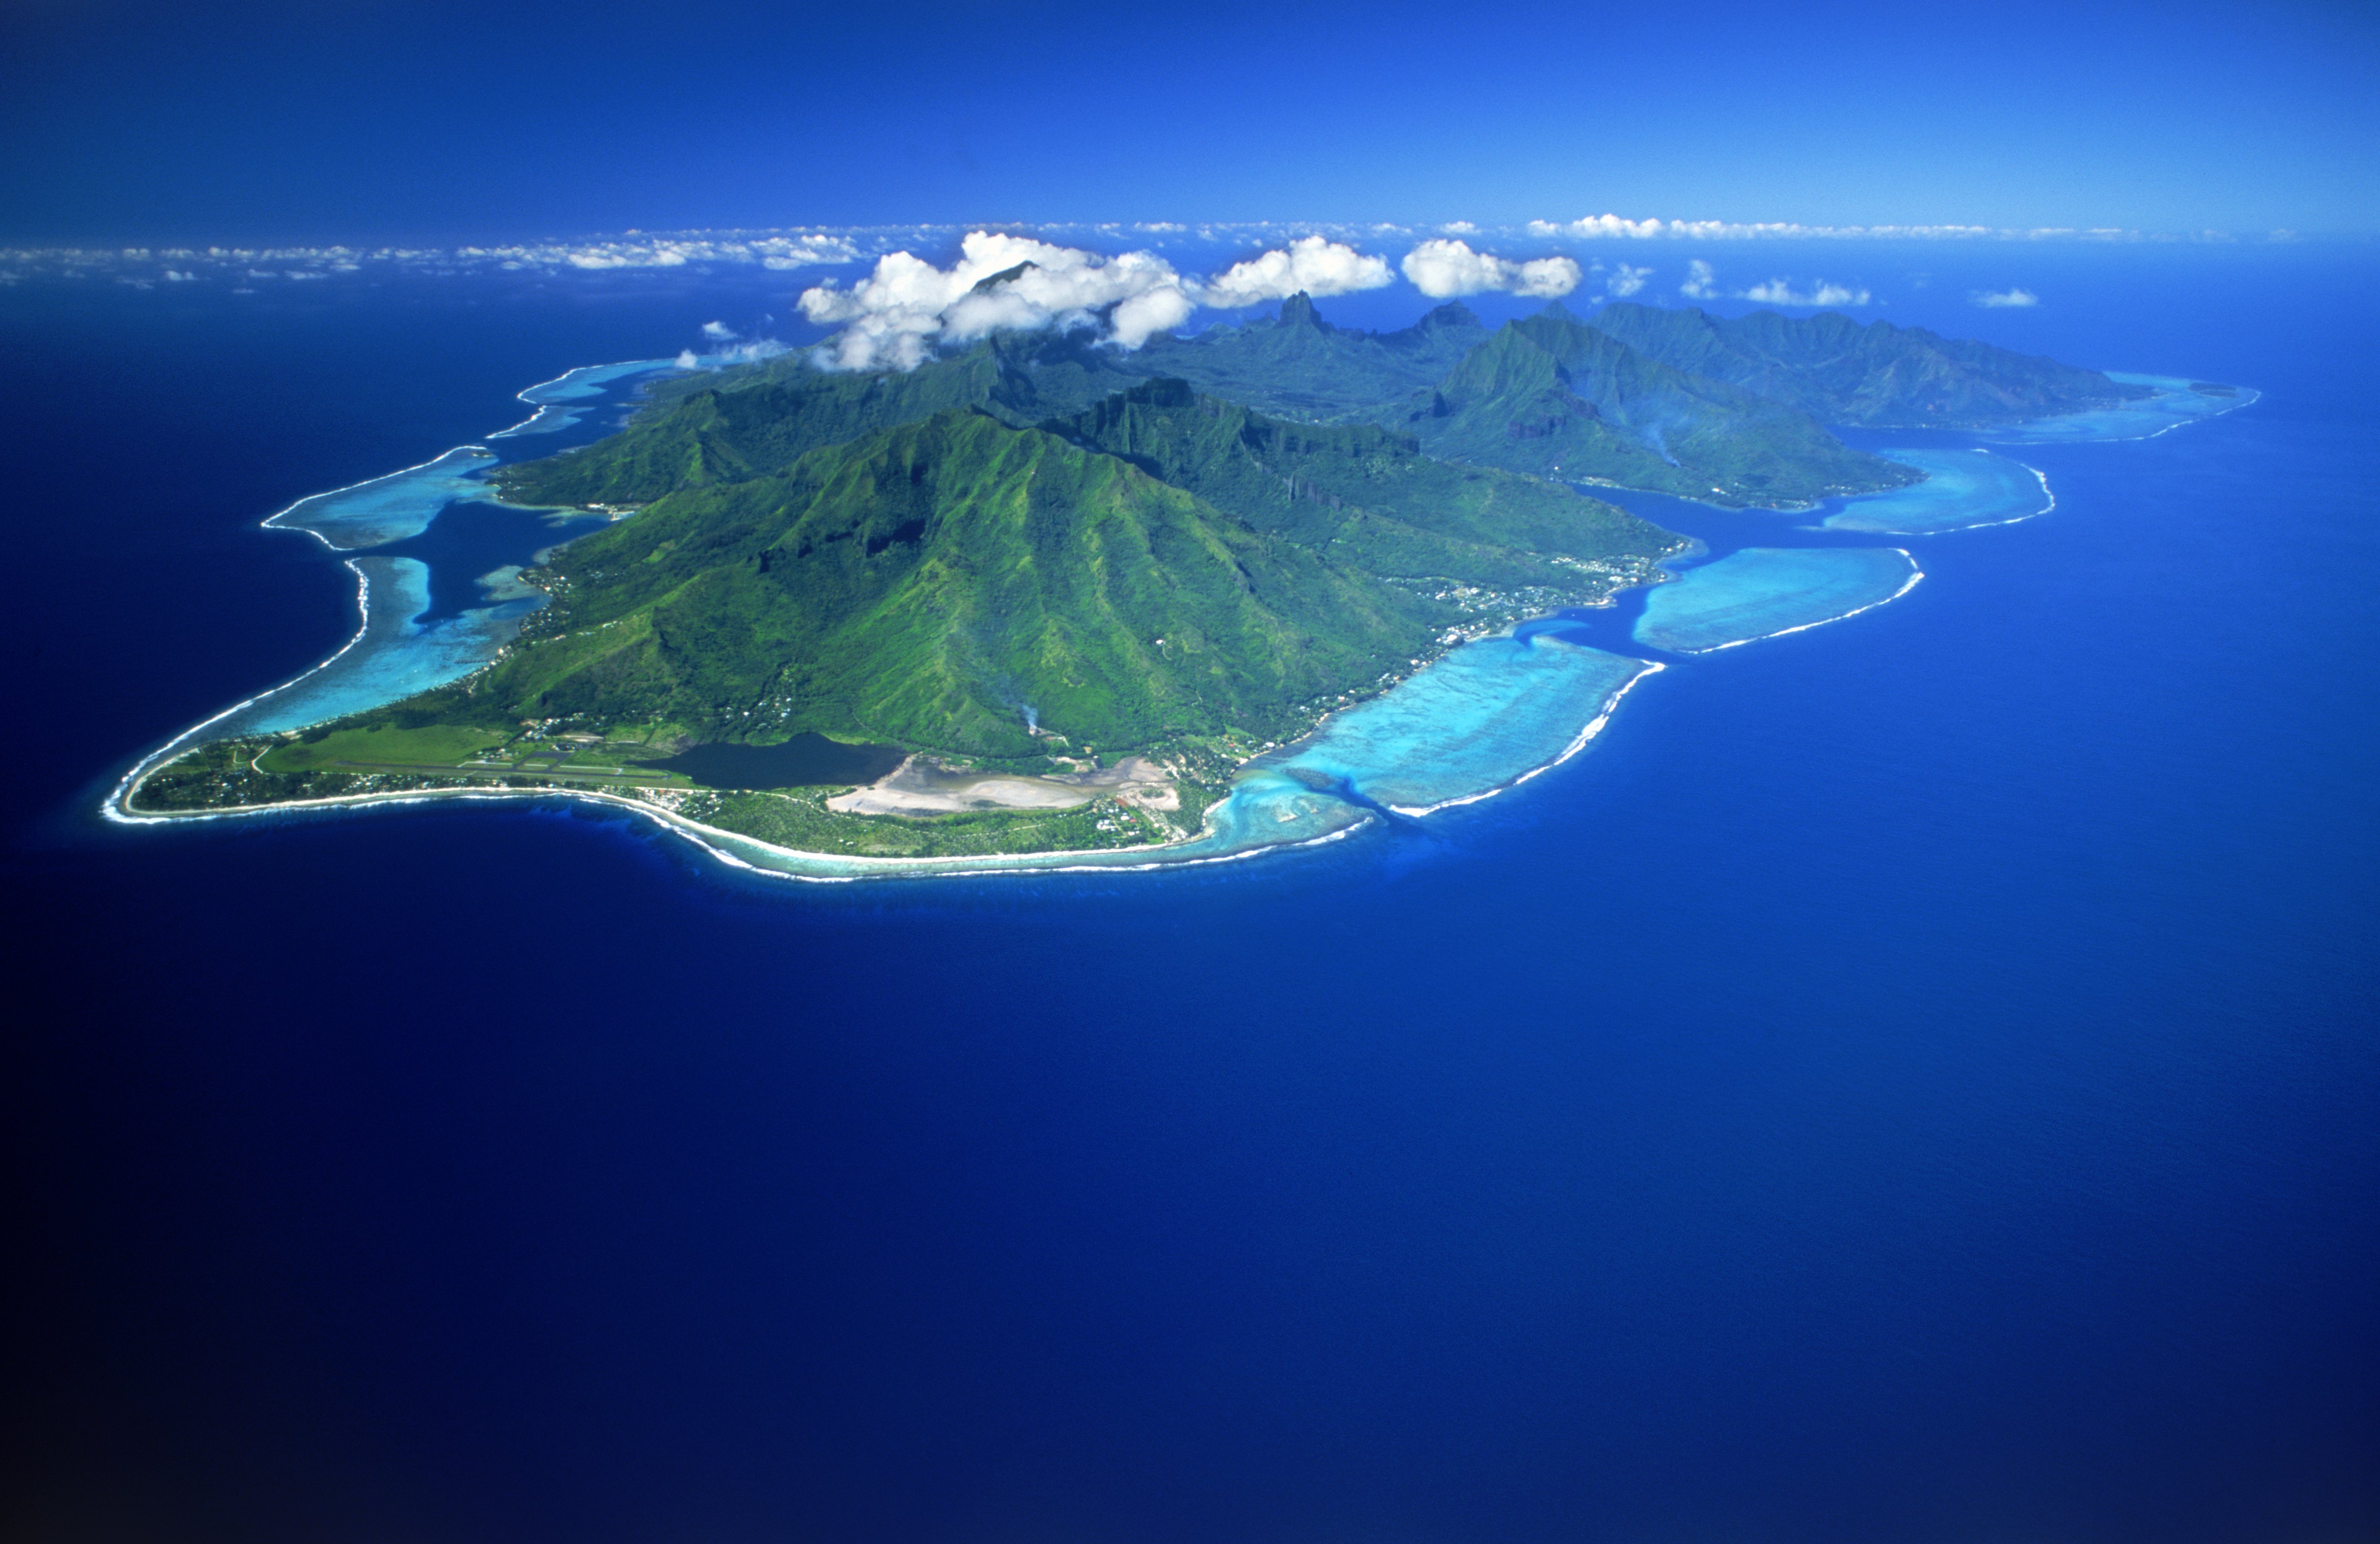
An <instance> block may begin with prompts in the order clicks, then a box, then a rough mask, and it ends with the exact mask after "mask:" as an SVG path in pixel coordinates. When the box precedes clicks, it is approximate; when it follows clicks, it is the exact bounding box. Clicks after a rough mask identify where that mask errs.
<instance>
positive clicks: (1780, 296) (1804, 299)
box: [1743, 279, 1870, 306]
mask: <svg viewBox="0 0 2380 1544" xmlns="http://www.w3.org/2000/svg"><path fill="white" fill-rule="evenodd" d="M1743 298H1745V299H1747V300H1757V301H1760V302H1761V303H1762V304H1764V305H1770V306H1864V305H1866V304H1867V303H1868V301H1869V298H1870V297H1869V295H1868V292H1867V291H1866V290H1864V289H1853V288H1852V287H1850V286H1845V285H1836V284H1828V282H1827V281H1826V280H1824V279H1820V280H1818V281H1817V282H1816V283H1815V284H1813V285H1812V286H1810V288H1809V290H1808V291H1807V292H1806V293H1805V292H1803V291H1800V290H1796V289H1795V288H1794V287H1793V286H1791V284H1789V283H1788V282H1786V281H1785V280H1783V279H1771V280H1769V281H1768V282H1767V284H1765V285H1754V286H1752V287H1751V288H1750V289H1747V290H1745V291H1744V292H1743Z"/></svg>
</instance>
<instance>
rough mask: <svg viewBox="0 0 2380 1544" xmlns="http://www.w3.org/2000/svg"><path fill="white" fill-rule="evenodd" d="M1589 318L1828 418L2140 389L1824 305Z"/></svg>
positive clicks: (2076, 408)
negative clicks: (1725, 314)
mask: <svg viewBox="0 0 2380 1544" xmlns="http://www.w3.org/2000/svg"><path fill="white" fill-rule="evenodd" d="M1595 325H1596V327H1597V329H1599V330H1600V331H1602V332H1605V333H1609V334H1610V335H1611V336H1613V337H1615V338H1618V339H1619V340H1621V342H1622V343H1625V344H1627V345H1628V346H1630V347H1632V348H1633V349H1635V350H1636V351H1638V352H1639V353H1641V354H1644V355H1645V356H1647V357H1648V358H1651V359H1658V360H1659V361H1660V362H1661V363H1663V364H1666V365H1670V366H1671V367H1673V368H1675V369H1678V370H1681V371H1687V372H1689V373H1691V374H1694V375H1701V376H1707V377H1709V378H1711V379H1712V380H1716V381H1724V382H1728V383H1730V384H1733V385H1736V386H1740V387H1742V388H1743V389H1744V390H1746V391H1749V392H1752V393H1755V394H1756V395H1760V396H1764V397H1767V398H1769V399H1771V400H1773V401H1777V402H1783V403H1790V404H1791V405H1792V406H1793V407H1799V408H1801V409H1802V410H1803V411H1804V412H1806V413H1810V414H1812V415H1814V416H1815V417H1816V418H1818V419H1821V420H1823V421H1825V422H1828V423H1851V424H1862V425H1867V426H1871V427H1875V428H1879V429H1913V428H1929V429H1978V428H1988V427H1990V426H1993V425H1997V424H2008V423H2015V422H2019V421H2021V420H2022V419H2036V418H2045V417H2047V416H2049V415H2051V414H2055V413H2073V412H2081V411H2083V410H2084V409H2086V408H2091V407H2107V406H2108V405H2109V404H2111V403H2116V402H2121V401H2126V400H2128V399H2130V398H2133V397H2139V396H2145V395H2148V389H2147V388H2146V387H2144V386H2129V385H2124V384H2122V383H2119V382H2115V381H2110V380H2109V379H2107V377H2106V376H2105V375H2102V374H2099V373H2098V372H2096V371H2087V370H2077V369H2075V368H2073V367H2072V366H2070V365H2062V364H2059V363H2058V361H2057V360H2055V359H2040V358H2035V357H2034V356H2030V355H2024V354H2018V353H2014V352H2012V351H2010V350H2009V349H2006V348H1996V347H1994V346H1991V345H1990V344H1987V343H1976V342H1973V341H1971V340H1958V339H1952V338H1945V337H1942V336H1940V335H1939V334H1935V333H1930V332H1927V331H1926V330H1925V328H1923V327H1896V326H1894V325H1893V324H1892V323H1891V322H1868V323H1866V324H1865V325H1862V324H1861V323H1859V322H1853V321H1852V319H1851V318H1850V317H1847V316H1843V315H1840V314H1839V313H1837V312H1834V311H1822V312H1820V313H1819V314H1817V315H1815V316H1806V317H1800V318H1791V317H1785V316H1779V314H1778V313H1777V312H1775V311H1766V310H1764V311H1755V312H1753V313H1752V314H1751V315H1750V316H1743V317H1736V318H1733V319H1727V318H1721V317H1716V316H1712V315H1710V314H1709V313H1708V312H1706V311H1702V310H1665V309H1663V308H1660V307H1656V306H1640V305H1634V304H1630V303H1627V302H1621V301H1615V302H1614V303H1612V304H1610V305H1608V306H1605V307H1604V308H1603V309H1602V310H1599V311H1597V312H1596V313H1595Z"/></svg>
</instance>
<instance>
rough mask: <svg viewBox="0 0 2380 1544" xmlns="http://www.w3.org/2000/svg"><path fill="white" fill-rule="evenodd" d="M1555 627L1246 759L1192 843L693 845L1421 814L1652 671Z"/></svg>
mask: <svg viewBox="0 0 2380 1544" xmlns="http://www.w3.org/2000/svg"><path fill="white" fill-rule="evenodd" d="M1561 630H1563V625H1562V624H1560V623H1558V622H1557V623H1549V624H1537V625H1532V626H1524V627H1521V628H1516V629H1514V630H1513V632H1512V633H1511V634H1506V635H1500V636H1498V637H1494V638H1476V639H1474V640H1473V641H1471V642H1469V643H1465V644H1463V645H1461V646H1460V647H1458V648H1456V649H1454V650H1451V651H1449V652H1448V653H1447V654H1446V655H1445V656H1444V657H1443V658H1441V659H1439V660H1437V661H1434V662H1432V663H1430V664H1428V665H1427V666H1426V667H1424V668H1423V669H1421V670H1418V671H1416V672H1415V673H1414V674H1413V675H1411V676H1409V677H1407V678H1406V679H1405V680H1403V681H1402V682H1400V683H1398V684H1397V686H1396V687H1393V688H1391V689H1390V690H1389V691H1387V692H1385V693H1383V694H1381V695H1380V696H1378V697H1376V698H1374V699H1371V700H1370V701H1368V702H1363V703H1359V704H1357V705H1356V706H1354V707H1353V708H1350V709H1347V710H1346V711H1343V712H1339V713H1334V714H1332V715H1331V716H1330V718H1329V719H1327V720H1325V721H1324V723H1323V724H1322V726H1321V728H1319V729H1318V730H1317V731H1315V733H1313V734H1312V735H1309V736H1306V737H1305V738H1304V739H1301V740H1299V741H1297V742H1296V743H1295V744H1293V745H1289V746H1284V747H1282V748H1281V749H1280V750H1277V751H1274V752H1271V753H1269V754H1268V755H1265V756H1260V757H1258V758H1257V759H1256V760H1253V761H1251V762H1250V763H1248V765H1247V767H1246V768H1245V769H1244V770H1243V772H1242V773H1241V775H1240V777H1239V779H1238V781H1237V782H1236V783H1235V784H1233V789H1232V792H1231V794H1230V795H1229V796H1227V797H1226V798H1224V799H1223V801H1222V802H1221V803H1220V804H1218V805H1216V806H1215V807H1214V808H1211V809H1209V810H1208V811H1207V816H1206V821H1205V824H1204V828H1203V830H1202V832H1201V833H1200V835H1199V836H1198V837H1197V838H1196V839H1195V840H1192V841H1188V842H1184V843H1181V844H1179V845H1173V846H1169V847H1163V848H1140V849H1131V848H1126V849H1122V850H1118V851H1113V852H1093V853H1041V854H1033V855H1027V856H1024V857H982V858H941V859H873V860H867V859H852V858H835V857H819V856H814V855H810V854H803V853H787V852H784V851H783V850H781V849H777V848H773V847H769V846H765V845H761V844H759V843H757V842H751V841H747V840H746V839H743V838H740V837H735V836H728V835H722V834H719V833H705V835H704V837H703V840H704V841H705V842H707V843H710V844H713V845H715V847H716V848H717V849H718V850H719V851H721V852H722V853H723V854H724V855H726V856H729V857H733V858H734V859H735V861H737V862H740V863H743V864H745V865H747V866H749V867H751V868H754V869H764V870H768V871H771V872H775V873H783V874H790V875H794V876H795V877H799V878H806V879H836V880H841V879H857V878H865V877H870V876H880V875H892V874H909V875H924V874H965V873H984V872H991V871H998V870H1007V869H1142V868H1149V867H1162V866H1168V865H1175V864H1198V863H1212V862H1217V861H1219V860H1222V859H1226V858H1237V857H1248V856H1251V855H1253V854H1255V853H1258V852H1261V851H1264V850H1266V849H1268V848H1273V847H1281V846H1294V845H1301V844H1305V843H1312V842H1319V841H1323V840H1326V839H1329V838H1330V837H1334V836H1339V835H1343V834H1345V833H1348V832H1350V831H1353V830H1354V829H1355V828H1356V827H1359V826H1362V825H1364V824H1366V823H1367V822H1369V821H1374V820H1376V819H1378V818H1382V817H1389V818H1394V817H1398V816H1414V815H1424V814H1427V813H1429V812H1431V811H1433V810H1436V809H1440V808H1447V807H1449V806H1451V805H1458V804H1466V803H1471V802H1474V801H1475V800H1478V799H1482V798H1486V797H1488V796H1490V795H1492V794H1495V793H1497V792H1499V791H1500V790H1501V789H1504V788H1508V787H1510V786H1512V784H1516V783H1521V782H1525V781H1527V780H1528V779H1529V778H1530V777H1532V776H1534V775H1536V773H1537V772H1541V771H1543V770H1545V769H1546V768H1548V767H1549V766H1554V765H1557V764H1559V763H1560V762H1561V761H1562V760H1566V759H1568V758H1569V757H1570V756H1572V755H1573V754H1575V753H1576V752H1577V751H1579V750H1580V749H1582V748H1585V746H1586V744H1587V743H1588V742H1589V741H1591V740H1592V739H1594V738H1595V736H1597V735H1598V734H1599V733H1600V732H1601V731H1602V730H1603V728H1604V727H1605V725H1606V724H1607V723H1609V719H1610V713H1611V711H1612V709H1613V708H1614V707H1615V706H1616V705H1617V704H1618V702H1619V700H1620V699H1621V697H1622V696H1624V695H1625V694H1626V693H1627V691H1628V688H1629V687H1631V686H1633V684H1634V683H1635V682H1636V681H1637V680H1638V679H1640V678H1641V677H1643V676H1644V675H1646V674H1648V673H1650V672H1652V671H1656V670H1658V669H1659V668H1660V666H1658V664H1653V663H1648V662H1646V661H1644V660H1635V659H1629V658H1626V657H1624V656H1621V655H1619V654H1613V653H1609V652H1608V651H1606V650H1600V649H1592V648H1587V647H1585V646H1584V645H1581V644H1577V643H1573V642H1571V641H1568V640H1566V639H1564V638H1560V637H1559V636H1557V634H1558V633H1559V632H1560V631H1561Z"/></svg>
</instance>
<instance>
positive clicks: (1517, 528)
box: [1043, 381, 1676, 598]
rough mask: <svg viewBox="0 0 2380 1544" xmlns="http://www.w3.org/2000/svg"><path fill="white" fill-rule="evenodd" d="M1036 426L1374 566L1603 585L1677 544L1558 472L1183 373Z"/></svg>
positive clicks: (1282, 532) (1498, 583) (1503, 583)
mask: <svg viewBox="0 0 2380 1544" xmlns="http://www.w3.org/2000/svg"><path fill="white" fill-rule="evenodd" d="M1043 427H1044V428H1046V429H1048V430H1050V432H1053V433H1057V434H1061V435H1062V436H1064V437H1065V438H1067V439H1069V440H1071V441H1073V442H1074V443H1075V444H1081V445H1085V446H1088V447H1091V448H1095V449H1098V450H1101V451H1104V452H1106V453H1107V454H1109V455H1111V456H1120V457H1122V458H1123V459H1124V460H1127V461H1130V462H1132V463H1133V464H1134V465H1135V466H1137V467H1139V468H1142V469H1143V470H1145V471H1147V473H1149V475H1151V476H1152V477H1156V478H1158V479H1160V480H1163V481H1166V482H1170V483H1172V484H1174V485H1175V486H1177V487H1180V488H1185V489H1187V490H1189V491H1190V492H1193V493H1196V495H1198V497H1200V498H1202V499H1204V500H1206V501H1207V502H1208V503H1209V504H1211V505H1214V506H1215V507H1216V508H1218V509H1220V510H1223V511H1225V512H1227V513H1229V514H1232V515H1235V516H1237V517H1240V518H1241V519H1242V520H1245V522H1247V524H1249V525H1250V526H1252V527H1254V528H1255V529H1257V530H1260V531H1264V532H1266V533H1268V534H1269V535H1273V536H1277V537H1280V538H1282V539H1283V540H1286V541H1294V542H1296V543H1298V544H1299V545H1301V546H1305V547H1310V548H1313V549H1315V550H1316V551H1318V552H1321V553H1327V554H1328V555H1330V557H1332V558H1334V559H1337V560H1339V561H1342V562H1344V563H1346V564H1349V565H1353V566H1354V567H1357V568H1361V569H1364V570H1365V571H1366V572H1369V573H1373V574H1378V575H1385V576H1392V577H1415V578H1420V577H1431V578H1451V579H1453V580H1456V581H1458V582H1461V583H1465V584H1474V585H1486V586H1493V587H1498V588H1505V589H1510V588H1518V587H1524V586H1540V587H1554V588H1562V589H1568V590H1585V591H1587V592H1589V593H1590V594H1592V595H1593V596H1596V597H1599V596H1600V595H1601V594H1603V593H1605V592H1607V591H1608V590H1610V589H1612V588H1615V587H1616V576H1618V575H1621V574H1631V575H1633V574H1636V573H1638V572H1639V571H1640V570H1641V569H1642V568H1643V566H1644V565H1647V564H1649V563H1650V562H1651V561H1652V560H1653V559H1654V558H1656V557H1658V556H1659V555H1661V554H1662V553H1666V552H1669V551H1670V550H1672V549H1673V548H1674V546H1675V545H1676V538H1674V537H1672V536H1670V533H1669V532H1667V531H1664V530H1662V529H1659V528H1658V527H1657V526H1653V525H1650V524H1648V523H1646V522H1645V521H1643V520H1640V519H1638V518H1636V517H1634V516H1633V515H1630V514H1628V513H1626V512H1625V511H1623V510H1620V509H1615V508H1613V507H1612V506H1611V505H1608V504H1604V503H1602V502H1600V501H1599V500H1595V499H1588V498H1582V497H1580V496H1579V495H1578V494H1576V493H1573V492H1571V491H1570V490H1569V489H1567V488H1565V487H1562V486H1560V484H1557V483H1553V482H1548V481H1544V480H1539V479H1536V478H1532V477H1525V476H1523V475H1521V474H1519V473H1515V472H1508V471H1502V470H1499V469H1495V468H1484V467H1458V466H1452V465H1450V464H1448V463H1446V462H1443V461H1439V460H1435V459H1433V458H1431V457H1430V456H1426V455H1424V454H1423V453H1422V448H1421V444H1420V442H1418V441H1417V440H1415V438H1414V437H1413V436H1411V435H1409V434H1403V433H1398V432H1391V431H1389V430H1385V429H1381V428H1379V427H1378V426H1376V425H1370V424H1349V425H1338V426H1321V425H1313V424H1297V423H1286V422H1283V421H1281V419H1273V418H1268V417H1266V416H1265V415H1263V414H1261V413H1256V412H1251V411H1250V410H1249V409H1247V408H1245V407H1240V406H1238V405H1236V404H1234V403H1230V402H1225V401H1222V400H1221V399H1220V398H1217V397H1212V396H1203V395H1197V394H1196V393H1194V392H1192V391H1191V389H1190V387H1189V386H1188V384H1187V383H1184V382H1180V381H1155V382H1151V383H1148V384H1147V385H1144V386H1139V387H1136V388H1135V389H1134V390H1132V391H1129V392H1124V393H1121V394H1119V395H1115V396H1112V397H1110V398H1108V399H1107V400H1105V401H1103V402H1101V403H1100V404H1099V406H1097V407H1093V408H1091V409H1089V410H1088V411H1087V412H1085V413H1082V414H1079V415H1076V416H1075V417H1073V418H1070V419H1051V420H1050V421H1049V422H1048V423H1046V424H1045V425H1044V426H1043ZM1581 598H1586V597H1585V596H1582V597H1581Z"/></svg>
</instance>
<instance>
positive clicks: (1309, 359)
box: [1118, 291, 1488, 423]
mask: <svg viewBox="0 0 2380 1544" xmlns="http://www.w3.org/2000/svg"><path fill="white" fill-rule="evenodd" d="M1487 335H1488V330H1487V328H1485V327H1483V326H1481V325H1480V322H1479V319H1478V318H1477V317H1476V316H1475V315H1473V314H1472V313H1471V310H1470V308H1468V307H1466V306H1464V305H1463V304H1461V303H1460V302H1451V303H1449V304H1447V305H1443V306H1440V307H1439V308H1438V309H1437V310H1433V311H1431V312H1430V313H1429V314H1428V315H1427V316H1425V317H1423V318H1422V319H1421V320H1420V321H1419V322H1415V323H1414V324H1413V325H1412V326H1410V327H1406V328H1403V329H1402V330H1400V331H1397V332H1393V333H1366V332H1359V331H1357V330H1355V329H1353V328H1347V327H1334V326H1332V325H1331V324H1330V322H1325V321H1323V320H1322V317H1321V315H1320V314H1319V313H1318V312H1317V311H1316V310H1315V309H1314V301H1313V299H1312V298H1310V297H1308V296H1307V295H1305V293H1304V292H1303V291H1300V292H1299V293H1298V294H1295V295H1293V296H1291V297H1290V298H1288V299H1287V300H1285V301H1283V302H1281V314H1280V315H1279V316H1277V317H1270V318H1261V319H1258V320H1257V321H1254V322H1243V323H1241V324H1239V325H1237V326H1232V327H1212V328H1209V329H1208V330H1207V331H1206V332H1203V333H1197V334H1192V335H1191V336H1189V337H1175V336H1173V335H1172V334H1158V335H1157V336H1155V337H1152V338H1150V339H1149V340H1148V342H1147V344H1145V345H1143V346H1141V348H1140V349H1139V350H1138V351H1137V352H1135V353H1133V354H1129V355H1125V356H1123V357H1122V358H1121V359H1119V361H1118V365H1119V368H1121V369H1123V370H1126V371H1131V372H1133V373H1135V374H1137V375H1143V376H1150V377H1157V376H1164V377H1170V378H1172V379H1175V380H1182V381H1187V382H1189V383H1190V384H1191V385H1193V386H1195V387H1196V388H1197V389H1198V390H1200V391H1203V392H1209V393H1212V394H1213V395H1217V396H1220V397H1227V398H1229V399H1230V400H1232V401H1233V402H1239V403H1244V404H1245V405H1246V406H1248V407H1254V408H1257V410H1258V411H1260V412H1267V413H1273V414H1277V415H1282V416H1286V417H1290V418H1297V419H1308V420H1311V421H1316V422H1323V423H1335V422H1344V421H1347V420H1349V419H1371V418H1376V417H1378V415H1379V414H1381V413H1382V412H1385V411H1389V410H1390V409H1392V408H1393V407H1395V406H1396V405H1397V404H1399V403H1401V402H1403V400H1404V399H1405V398H1406V397H1408V396H1410V395H1412V394H1413V393H1414V392H1415V391H1416V390H1418V389H1420V388H1421V387H1424V386H1427V385H1428V384H1429V383H1431V382H1433V381H1435V380H1437V379H1438V378H1439V376H1441V375H1443V374H1445V373H1446V371H1449V370H1450V369H1451V368H1453V366H1454V364H1455V362H1456V361H1457V360H1459V359H1462V358H1463V355H1464V354H1466V353H1468V352H1469V351H1470V350H1471V349H1472V348H1473V347H1474V346H1475V345H1476V344H1477V343H1478V342H1479V340H1480V339H1482V338H1484V337H1486V336H1487Z"/></svg>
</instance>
